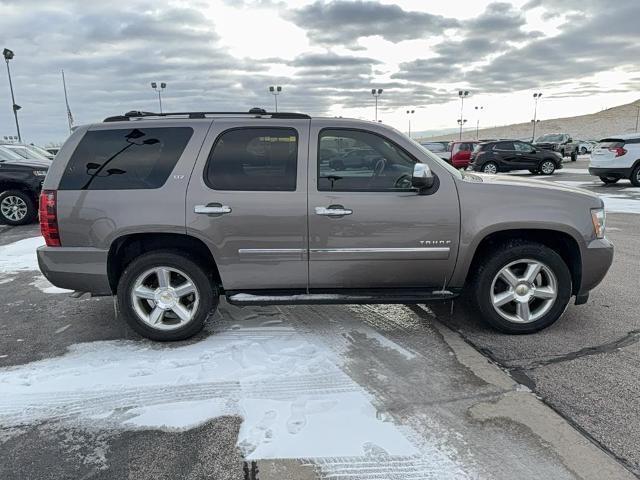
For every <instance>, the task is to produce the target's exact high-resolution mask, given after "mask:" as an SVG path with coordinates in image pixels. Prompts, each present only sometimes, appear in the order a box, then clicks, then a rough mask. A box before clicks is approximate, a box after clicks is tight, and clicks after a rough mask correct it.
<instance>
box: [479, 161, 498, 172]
mask: <svg viewBox="0 0 640 480" xmlns="http://www.w3.org/2000/svg"><path fill="white" fill-rule="evenodd" d="M482 172H483V173H492V174H496V173H498V167H496V164H495V163H487V164H486V165H485V166H484V167H482Z"/></svg>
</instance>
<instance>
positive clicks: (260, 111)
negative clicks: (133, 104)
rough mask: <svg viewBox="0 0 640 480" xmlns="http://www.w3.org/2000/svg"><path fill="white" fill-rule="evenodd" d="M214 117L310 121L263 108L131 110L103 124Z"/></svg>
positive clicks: (304, 115) (307, 116)
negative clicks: (233, 110) (163, 111)
mask: <svg viewBox="0 0 640 480" xmlns="http://www.w3.org/2000/svg"><path fill="white" fill-rule="evenodd" d="M215 115H229V116H236V115H244V116H252V117H254V118H262V117H270V118H282V119H285V118H290V119H294V118H301V119H307V120H308V119H311V117H310V116H309V115H307V114H306V113H289V112H267V111H266V110H265V109H264V108H257V107H256V108H252V109H251V110H249V111H248V112H167V113H154V112H143V111H140V110H131V111H130V112H127V113H125V114H124V115H115V116H113V117H107V118H105V119H104V121H105V122H126V121H129V120H135V119H140V118H153V117H156V118H158V117H159V118H163V117H187V118H206V117H207V116H215Z"/></svg>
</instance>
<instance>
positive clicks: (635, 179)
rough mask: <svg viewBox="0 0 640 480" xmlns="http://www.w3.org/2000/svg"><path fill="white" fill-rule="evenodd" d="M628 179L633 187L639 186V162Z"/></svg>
mask: <svg viewBox="0 0 640 480" xmlns="http://www.w3.org/2000/svg"><path fill="white" fill-rule="evenodd" d="M629 180H631V184H632V185H633V186H634V187H640V164H638V165H636V168H634V169H633V171H632V172H631V177H630V178H629Z"/></svg>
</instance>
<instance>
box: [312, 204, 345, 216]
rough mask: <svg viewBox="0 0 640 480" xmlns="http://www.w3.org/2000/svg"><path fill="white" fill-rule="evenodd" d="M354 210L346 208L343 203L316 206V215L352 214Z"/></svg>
mask: <svg viewBox="0 0 640 480" xmlns="http://www.w3.org/2000/svg"><path fill="white" fill-rule="evenodd" d="M352 213H353V210H351V209H349V208H344V207H343V206H341V205H331V206H330V207H328V208H326V207H316V215H324V216H325V217H343V216H345V215H351V214H352Z"/></svg>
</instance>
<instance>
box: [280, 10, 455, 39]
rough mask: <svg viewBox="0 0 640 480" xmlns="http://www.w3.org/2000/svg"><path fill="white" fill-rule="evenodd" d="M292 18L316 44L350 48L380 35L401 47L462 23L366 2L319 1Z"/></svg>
mask: <svg viewBox="0 0 640 480" xmlns="http://www.w3.org/2000/svg"><path fill="white" fill-rule="evenodd" d="M288 18H290V19H291V20H292V21H293V22H294V23H296V24H297V25H298V26H299V27H301V28H304V29H305V30H306V31H307V35H308V36H309V38H310V39H311V40H312V41H314V42H317V43H319V44H322V45H342V46H347V47H354V46H355V43H356V41H357V40H358V39H359V38H362V37H369V36H373V35H380V36H382V37H384V38H385V39H386V40H389V41H391V42H396V43H397V42H400V41H402V40H411V39H415V38H425V37H433V36H437V35H440V34H442V32H443V31H444V30H445V29H447V28H453V27H457V26H458V21H457V20H455V19H452V18H445V17H442V16H440V15H432V14H430V13H423V12H410V11H406V10H403V9H402V8H400V7H399V6H397V5H383V4H381V3H377V2H371V1H362V0H355V1H347V0H334V1H331V2H323V1H320V0H318V1H316V2H315V3H313V4H311V5H308V6H306V7H303V8H301V9H299V10H293V11H291V12H289V14H288Z"/></svg>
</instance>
